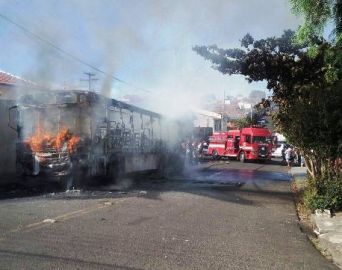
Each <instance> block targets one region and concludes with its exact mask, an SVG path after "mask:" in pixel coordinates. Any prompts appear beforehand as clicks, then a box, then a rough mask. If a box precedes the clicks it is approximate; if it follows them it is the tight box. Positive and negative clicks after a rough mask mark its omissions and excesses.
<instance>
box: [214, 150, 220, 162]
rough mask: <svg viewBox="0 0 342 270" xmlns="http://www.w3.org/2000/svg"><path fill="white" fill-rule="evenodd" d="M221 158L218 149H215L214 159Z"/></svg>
mask: <svg viewBox="0 0 342 270" xmlns="http://www.w3.org/2000/svg"><path fill="white" fill-rule="evenodd" d="M219 158H220V156H219V154H218V152H217V150H216V149H215V150H214V151H213V159H214V160H218V159H219Z"/></svg>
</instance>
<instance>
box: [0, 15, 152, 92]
mask: <svg viewBox="0 0 342 270" xmlns="http://www.w3.org/2000/svg"><path fill="white" fill-rule="evenodd" d="M0 17H1V18H2V19H3V20H5V21H7V22H9V23H11V24H13V25H14V26H16V27H18V28H19V29H21V30H22V31H24V32H26V33H28V34H29V35H31V36H32V37H34V38H36V39H38V40H40V41H41V42H43V43H46V44H47V45H49V46H51V47H52V48H54V49H55V50H57V51H59V52H60V53H62V54H65V55H67V56H68V57H70V58H71V59H72V60H74V61H76V62H78V63H81V64H83V65H85V66H88V67H90V68H91V69H93V70H96V71H97V72H99V73H102V74H104V75H106V76H109V77H111V78H112V79H114V80H116V81H118V82H120V83H123V84H126V85H128V86H131V87H134V88H136V89H139V90H142V91H145V92H148V93H151V91H150V90H146V89H143V88H141V87H137V86H134V85H133V84H131V83H128V82H126V81H124V80H122V79H120V78H118V77H116V76H114V75H112V74H109V73H107V72H105V71H103V70H101V69H99V68H97V67H95V66H93V65H91V64H89V63H87V62H86V61H84V60H82V59H81V58H79V57H77V56H74V55H73V54H71V53H69V52H68V51H66V50H64V49H62V48H61V47H59V46H57V45H55V44H54V43H53V42H51V41H49V40H47V39H45V38H43V37H41V36H40V35H38V34H36V33H34V32H32V31H30V30H29V29H28V28H26V27H25V26H23V25H21V24H18V23H16V22H15V21H13V20H12V19H10V18H8V17H7V16H5V15H3V14H1V13H0Z"/></svg>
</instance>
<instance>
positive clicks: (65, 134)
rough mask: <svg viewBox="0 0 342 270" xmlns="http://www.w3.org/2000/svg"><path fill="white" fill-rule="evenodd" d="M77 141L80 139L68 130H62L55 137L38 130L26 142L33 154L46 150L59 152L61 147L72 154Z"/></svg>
mask: <svg viewBox="0 0 342 270" xmlns="http://www.w3.org/2000/svg"><path fill="white" fill-rule="evenodd" d="M79 141H80V137H79V136H76V135H73V134H72V133H71V132H70V130H69V129H68V128H62V129H61V130H60V132H58V133H57V135H55V136H54V135H51V134H50V133H48V132H46V131H44V130H42V129H41V128H38V129H37V130H36V132H35V134H34V135H33V136H32V137H31V138H30V139H29V140H28V144H29V145H30V148H31V150H32V151H33V152H42V151H44V149H47V148H52V149H55V150H56V151H61V150H62V148H63V147H66V149H67V150H68V151H69V153H72V152H74V151H75V150H76V146H77V144H78V142H79Z"/></svg>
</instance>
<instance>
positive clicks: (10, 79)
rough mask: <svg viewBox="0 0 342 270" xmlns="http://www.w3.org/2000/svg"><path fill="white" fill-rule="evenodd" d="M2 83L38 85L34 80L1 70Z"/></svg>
mask: <svg viewBox="0 0 342 270" xmlns="http://www.w3.org/2000/svg"><path fill="white" fill-rule="evenodd" d="M0 84H8V85H31V86H33V85H36V84H35V83H34V82H31V81H28V80H25V79H23V78H20V77H18V76H15V75H12V74H10V73H7V72H4V71H1V70H0Z"/></svg>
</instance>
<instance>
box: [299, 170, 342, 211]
mask: <svg viewBox="0 0 342 270" xmlns="http://www.w3.org/2000/svg"><path fill="white" fill-rule="evenodd" d="M304 203H305V205H306V206H307V207H308V208H310V209H311V210H315V209H331V210H342V177H341V175H339V176H333V177H329V176H322V177H319V178H318V177H317V178H309V180H308V186H307V188H306V190H305V192H304Z"/></svg>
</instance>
